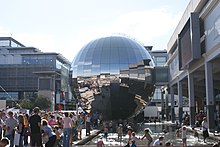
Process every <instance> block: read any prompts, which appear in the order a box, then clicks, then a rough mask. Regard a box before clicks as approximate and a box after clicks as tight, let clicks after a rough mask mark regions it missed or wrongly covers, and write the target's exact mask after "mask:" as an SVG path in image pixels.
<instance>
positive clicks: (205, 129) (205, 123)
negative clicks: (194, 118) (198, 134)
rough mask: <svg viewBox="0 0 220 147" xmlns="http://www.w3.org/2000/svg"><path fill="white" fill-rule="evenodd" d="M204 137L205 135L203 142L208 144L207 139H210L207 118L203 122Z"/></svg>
mask: <svg viewBox="0 0 220 147" xmlns="http://www.w3.org/2000/svg"><path fill="white" fill-rule="evenodd" d="M202 135H203V140H204V142H205V143H206V138H207V137H209V132H208V122H207V118H206V117H204V118H203V121H202Z"/></svg>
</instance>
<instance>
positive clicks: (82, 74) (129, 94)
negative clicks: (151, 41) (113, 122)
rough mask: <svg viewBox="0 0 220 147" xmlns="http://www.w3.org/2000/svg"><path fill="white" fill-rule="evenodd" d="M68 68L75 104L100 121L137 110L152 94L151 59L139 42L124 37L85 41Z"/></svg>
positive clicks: (126, 115) (152, 63) (129, 114)
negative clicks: (70, 67)
mask: <svg viewBox="0 0 220 147" xmlns="http://www.w3.org/2000/svg"><path fill="white" fill-rule="evenodd" d="M72 69H73V79H74V83H75V86H74V89H75V91H76V92H77V93H78V100H79V105H80V106H81V107H82V108H83V109H84V110H87V111H92V112H98V113H99V114H101V115H102V116H103V119H104V120H106V119H119V118H121V119H124V118H127V117H130V116H131V115H133V114H136V113H138V111H139V110H140V109H142V108H143V106H144V105H146V104H147V102H148V101H149V98H150V96H152V94H153V93H154V77H153V69H154V62H153V60H152V58H151V56H150V54H149V52H148V51H147V50H146V49H145V48H144V47H143V46H142V45H140V44H139V43H137V42H136V41H134V40H132V39H129V38H126V37H122V36H110V37H105V38H100V39H96V40H93V41H91V42H89V43H88V44H87V45H85V46H84V47H83V48H82V49H81V50H80V52H79V53H78V54H77V56H76V57H75V59H74V61H73V63H72Z"/></svg>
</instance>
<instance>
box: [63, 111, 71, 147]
mask: <svg viewBox="0 0 220 147" xmlns="http://www.w3.org/2000/svg"><path fill="white" fill-rule="evenodd" d="M64 115H65V117H64V118H63V147H69V146H70V143H72V142H70V136H71V133H72V126H73V122H72V119H71V118H70V117H69V113H68V112H65V113H64Z"/></svg>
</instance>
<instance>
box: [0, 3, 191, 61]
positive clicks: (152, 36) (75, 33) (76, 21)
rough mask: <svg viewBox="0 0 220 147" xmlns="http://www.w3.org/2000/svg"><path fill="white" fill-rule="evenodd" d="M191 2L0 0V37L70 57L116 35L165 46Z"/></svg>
mask: <svg viewBox="0 0 220 147" xmlns="http://www.w3.org/2000/svg"><path fill="white" fill-rule="evenodd" d="M189 1H190V0H5V1H4V0H0V3H1V9H0V14H1V20H0V36H11V35H12V37H13V38H14V39H16V40H18V41H19V42H21V43H23V44H24V45H25V46H33V47H36V48H39V49H40V50H41V51H43V52H57V53H61V54H62V55H63V56H64V57H66V58H67V59H68V60H69V61H70V62H72V60H73V58H74V57H75V55H76V54H77V52H78V51H79V50H80V49H81V48H82V47H83V46H84V45H85V44H87V43H88V42H89V41H91V40H93V39H96V38H99V37H105V36H109V35H114V34H123V35H126V36H130V37H131V38H134V39H136V40H137V41H139V42H140V43H142V44H143V45H152V46H153V49H154V50H161V49H166V48H167V43H168V41H169V39H170V37H171V35H172V33H173V31H174V29H175V27H176V25H177V24H178V22H179V20H180V18H181V16H182V14H183V12H184V10H185V8H186V7H187V5H188V3H189Z"/></svg>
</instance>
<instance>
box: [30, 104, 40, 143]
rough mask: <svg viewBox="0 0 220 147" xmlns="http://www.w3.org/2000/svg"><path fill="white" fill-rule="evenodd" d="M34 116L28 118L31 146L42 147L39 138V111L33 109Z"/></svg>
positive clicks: (37, 108) (36, 108)
mask: <svg viewBox="0 0 220 147" xmlns="http://www.w3.org/2000/svg"><path fill="white" fill-rule="evenodd" d="M33 111H34V114H33V115H32V116H30V118H29V124H30V130H31V146H32V147H33V146H37V147H42V146H43V145H42V137H41V117H40V116H39V115H38V113H39V111H40V109H39V107H35V108H34V109H33Z"/></svg>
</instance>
